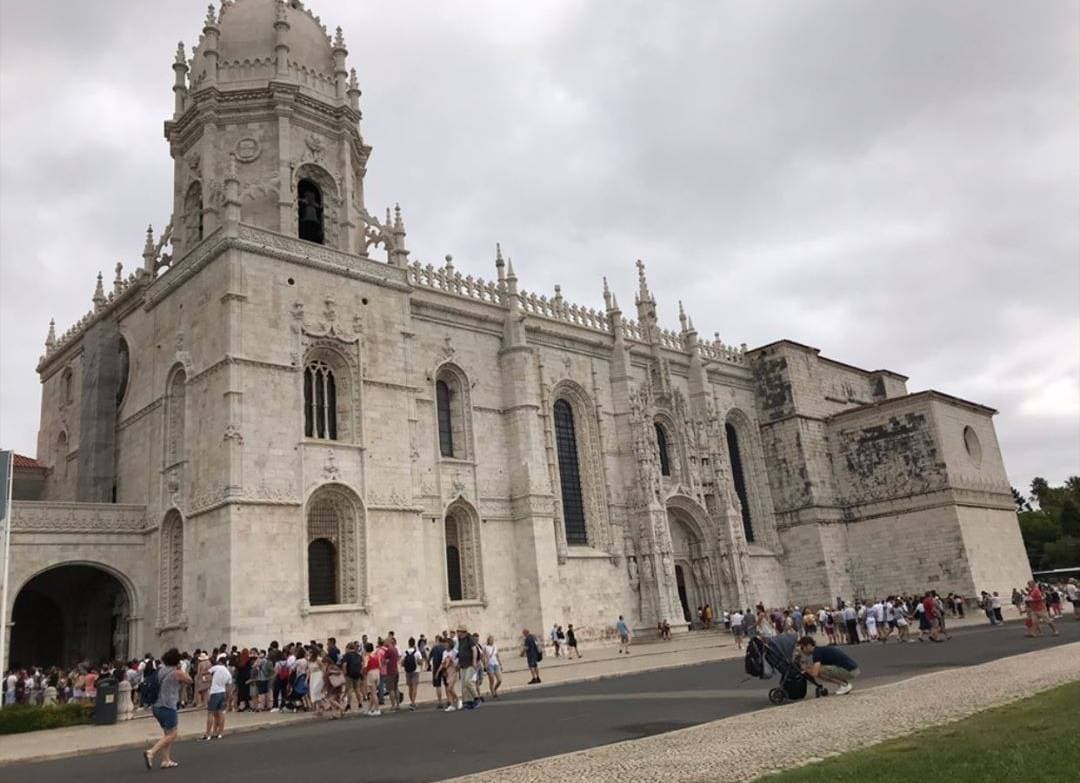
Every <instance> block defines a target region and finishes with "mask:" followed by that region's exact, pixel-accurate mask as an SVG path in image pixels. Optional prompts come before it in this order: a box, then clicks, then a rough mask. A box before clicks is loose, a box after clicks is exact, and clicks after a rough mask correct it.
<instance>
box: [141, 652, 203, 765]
mask: <svg viewBox="0 0 1080 783" xmlns="http://www.w3.org/2000/svg"><path fill="white" fill-rule="evenodd" d="M179 666H180V651H179V650H177V649H176V648H175V647H172V648H170V649H168V650H166V651H165V654H164V655H162V656H161V667H160V668H159V669H158V670H157V672H156V680H157V684H156V691H157V692H156V693H153V692H152V691H151V692H150V693H148V696H152V697H153V705H154V706H153V713H154V718H155V719H156V720H157V722H158V725H159V726H160V727H161V731H162V737H161V739H159V740H158V741H157V742H155V743H154V745H153V747H151V748H150V749H149V750H147V751H144V752H143V759H144V761H145V762H146V768H147V769H153V768H154V757H155V756H157V754H159V753H160V754H161V756H162V760H161V765H160V766H161V768H162V769H169V768H171V767H178V766H180V765H179V764H177V763H176V762H175V761H173V757H172V744H173V743H174V742H176V736H177V726H178V725H179V723H180V715H179V712H178V710H179V707H180V688H181V687H182V686H184V685H191V683H192V680H191V677H189V676H188V675H187V673H186V672H184V671H183V670H181V669H180V668H179Z"/></svg>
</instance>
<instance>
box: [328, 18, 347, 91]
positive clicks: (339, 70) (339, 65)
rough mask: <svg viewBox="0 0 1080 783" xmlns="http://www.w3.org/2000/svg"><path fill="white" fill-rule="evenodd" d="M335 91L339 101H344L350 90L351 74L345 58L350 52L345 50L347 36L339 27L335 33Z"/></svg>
mask: <svg viewBox="0 0 1080 783" xmlns="http://www.w3.org/2000/svg"><path fill="white" fill-rule="evenodd" d="M331 51H332V52H333V54H334V89H335V92H336V94H337V97H338V100H341V101H344V100H345V98H346V92H347V90H348V86H347V80H348V78H349V72H348V70H347V69H346V68H345V58H346V57H348V56H349V50H348V49H346V48H345V34H344V33H342V32H341V28H340V27H339V28H338V29H337V31H336V32H335V33H334V48H333V49H332V50H331Z"/></svg>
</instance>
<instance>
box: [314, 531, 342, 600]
mask: <svg viewBox="0 0 1080 783" xmlns="http://www.w3.org/2000/svg"><path fill="white" fill-rule="evenodd" d="M337 602H338V599H337V547H335V546H334V544H333V542H331V541H329V540H328V539H325V538H316V539H315V540H314V541H312V542H311V543H310V544H308V603H309V604H311V605H312V606H326V605H328V604H336V603H337Z"/></svg>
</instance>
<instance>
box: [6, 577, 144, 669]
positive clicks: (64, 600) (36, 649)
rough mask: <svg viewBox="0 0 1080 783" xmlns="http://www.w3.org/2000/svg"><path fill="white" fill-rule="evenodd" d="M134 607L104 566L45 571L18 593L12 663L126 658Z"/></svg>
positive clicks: (54, 663)
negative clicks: (130, 620) (132, 607)
mask: <svg viewBox="0 0 1080 783" xmlns="http://www.w3.org/2000/svg"><path fill="white" fill-rule="evenodd" d="M130 607H131V598H130V596H129V595H128V591H127V589H126V588H125V587H124V585H123V584H121V582H120V580H119V579H117V578H116V577H115V576H113V575H112V574H110V573H108V572H107V571H105V570H103V569H101V568H97V567H95V566H90V565H81V564H80V565H64V566H58V567H56V568H51V569H49V570H48V571H45V572H43V573H40V574H38V575H37V576H35V577H34V578H33V579H31V580H30V581H29V582H27V583H26V584H25V585H23V588H22V589H21V590H20V591H19V594H18V595H17V596H16V597H15V606H14V608H13V610H12V616H11V619H12V629H11V665H12V666H14V667H16V668H18V667H25V666H43V667H45V666H70V665H72V664H75V663H78V662H80V661H89V662H90V663H92V664H95V665H96V664H100V663H101V662H103V661H106V660H108V661H114V660H123V659H127V658H128V657H129V656H130V654H131V651H130V650H129V649H128V621H129V619H130V615H131V608H130Z"/></svg>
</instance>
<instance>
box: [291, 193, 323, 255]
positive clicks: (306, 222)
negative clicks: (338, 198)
mask: <svg viewBox="0 0 1080 783" xmlns="http://www.w3.org/2000/svg"><path fill="white" fill-rule="evenodd" d="M296 203H297V213H298V214H297V217H298V227H299V236H300V238H301V239H306V240H307V241H308V242H317V243H318V244H320V245H321V244H322V243H323V239H324V236H325V232H324V231H323V196H322V191H321V190H319V186H318V185H316V184H315V183H314V182H313V181H312V180H310V179H302V180H300V182H299V183H297V186H296Z"/></svg>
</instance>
